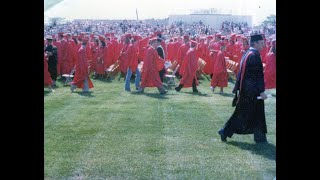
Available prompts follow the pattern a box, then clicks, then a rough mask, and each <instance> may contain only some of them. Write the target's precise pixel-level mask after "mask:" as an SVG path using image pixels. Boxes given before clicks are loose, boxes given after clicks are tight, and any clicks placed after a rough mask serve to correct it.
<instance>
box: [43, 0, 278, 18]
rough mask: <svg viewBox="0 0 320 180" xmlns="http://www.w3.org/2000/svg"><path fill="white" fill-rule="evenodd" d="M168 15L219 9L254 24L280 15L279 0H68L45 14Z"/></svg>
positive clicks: (99, 15)
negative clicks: (277, 11) (250, 20)
mask: <svg viewBox="0 0 320 180" xmlns="http://www.w3.org/2000/svg"><path fill="white" fill-rule="evenodd" d="M136 8H137V9H138V15H139V19H149V18H155V19H157V18H167V17H168V16H169V15H170V14H189V13H191V11H190V10H192V9H210V8H217V9H222V10H225V11H227V12H229V13H231V12H232V14H240V15H252V20H253V24H257V23H259V22H261V21H262V20H264V18H265V17H266V16H268V15H270V14H276V0H64V1H62V2H61V3H59V4H57V5H56V6H54V7H52V8H51V9H49V10H47V11H45V13H44V14H45V17H64V18H67V19H75V18H77V19H83V18H86V19H91V18H92V19H136Z"/></svg>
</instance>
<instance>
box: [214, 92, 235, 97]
mask: <svg viewBox="0 0 320 180" xmlns="http://www.w3.org/2000/svg"><path fill="white" fill-rule="evenodd" d="M214 94H218V95H220V96H225V97H234V94H232V93H223V94H221V93H218V92H217V93H214Z"/></svg>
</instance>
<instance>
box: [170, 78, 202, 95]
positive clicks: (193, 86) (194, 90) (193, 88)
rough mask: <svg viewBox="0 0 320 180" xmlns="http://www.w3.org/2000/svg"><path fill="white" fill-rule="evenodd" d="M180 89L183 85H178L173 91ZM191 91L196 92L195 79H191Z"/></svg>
mask: <svg viewBox="0 0 320 180" xmlns="http://www.w3.org/2000/svg"><path fill="white" fill-rule="evenodd" d="M182 88H183V84H179V86H178V87H176V88H175V89H176V90H177V91H180V90H181V89H182ZM192 91H193V92H198V89H197V84H196V79H195V78H194V79H193V82H192Z"/></svg>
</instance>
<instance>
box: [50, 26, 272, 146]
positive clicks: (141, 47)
mask: <svg viewBox="0 0 320 180" xmlns="http://www.w3.org/2000/svg"><path fill="white" fill-rule="evenodd" d="M118 40H120V41H118ZM45 44H46V45H45V47H44V52H45V56H44V76H45V85H47V86H49V87H54V86H56V79H57V76H59V75H62V74H69V73H70V72H71V71H72V69H74V68H75V75H74V79H73V81H72V82H71V83H70V85H71V91H72V92H73V91H74V90H75V89H76V88H82V89H83V92H89V89H90V88H93V83H92V81H91V80H90V77H89V74H90V71H94V72H95V77H99V76H100V77H103V76H104V75H105V70H106V69H107V68H108V67H110V66H111V65H112V64H114V63H116V62H117V61H119V64H120V66H119V68H120V71H121V72H122V74H124V75H125V84H124V90H125V91H131V88H130V79H131V76H132V74H135V76H136V77H135V89H136V90H137V91H138V92H140V93H143V92H144V89H145V88H146V87H156V88H157V89H158V91H159V93H160V94H166V93H167V92H168V91H167V90H166V89H165V88H164V86H163V79H164V75H165V73H166V68H165V66H164V64H165V61H171V62H172V63H174V62H176V64H177V65H178V66H177V67H178V68H177V74H176V75H177V76H178V77H179V79H180V82H179V85H178V86H177V87H175V90H176V91H177V92H179V91H180V90H181V89H182V88H188V87H192V90H193V92H195V93H198V92H199V91H198V89H197V86H198V84H199V83H198V77H197V71H198V70H199V63H198V60H199V58H201V59H202V60H204V61H205V63H206V64H205V66H204V67H203V69H202V72H203V73H205V74H208V75H210V76H211V83H210V85H211V86H210V88H211V90H212V91H214V90H215V88H216V87H220V93H223V88H224V87H227V85H228V73H227V68H226V59H225V57H229V59H230V60H232V61H235V62H237V63H239V67H238V68H237V69H236V73H237V81H236V85H235V88H234V90H233V93H235V94H236V97H237V99H236V100H235V106H236V109H235V112H234V113H233V115H232V116H231V118H230V119H229V120H228V121H227V122H226V124H225V126H224V128H222V129H221V130H220V131H219V134H220V136H221V140H222V141H226V139H227V137H229V138H231V137H232V135H233V134H234V133H237V134H252V133H253V134H254V140H255V141H256V142H266V141H267V140H266V136H265V134H266V133H267V129H266V123H265V114H264V101H263V100H265V99H267V95H266V94H265V93H264V91H265V89H271V88H276V78H275V77H276V68H275V58H276V40H275V38H269V39H266V38H265V37H264V35H261V34H260V35H259V34H258V35H252V36H250V38H249V40H248V37H245V36H243V35H236V34H231V35H230V36H228V37H226V36H222V35H221V34H219V33H217V34H215V35H208V36H202V37H198V38H190V37H189V35H187V34H186V35H184V36H182V37H172V38H170V39H169V42H167V43H166V42H165V40H164V39H163V38H162V32H159V31H156V32H155V33H154V34H153V35H151V36H147V37H141V36H139V35H136V34H131V33H126V34H123V35H121V36H120V37H119V39H118V38H116V37H115V36H114V34H112V33H106V34H105V35H104V36H103V35H99V36H94V35H93V34H91V35H90V34H87V33H81V34H80V35H79V36H78V37H73V39H72V36H71V34H69V33H62V32H61V33H58V35H57V38H55V37H52V36H48V37H46V39H45ZM141 62H143V66H142V68H141V71H140V69H139V68H138V65H139V63H141ZM263 63H265V64H266V66H265V69H264V68H263ZM238 94H239V95H238ZM257 97H260V98H259V99H257Z"/></svg>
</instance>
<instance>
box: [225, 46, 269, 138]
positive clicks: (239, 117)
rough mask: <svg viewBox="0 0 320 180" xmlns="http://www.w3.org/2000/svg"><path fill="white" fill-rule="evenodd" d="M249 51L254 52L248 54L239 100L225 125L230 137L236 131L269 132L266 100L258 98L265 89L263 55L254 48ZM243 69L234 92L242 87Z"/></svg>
mask: <svg viewBox="0 0 320 180" xmlns="http://www.w3.org/2000/svg"><path fill="white" fill-rule="evenodd" d="M249 51H252V52H253V54H251V55H249V56H248V60H247V62H246V67H245V73H244V77H243V82H242V88H241V91H240V96H239V102H238V104H237V105H236V109H235V111H234V113H233V114H232V116H231V117H230V119H229V120H228V121H227V122H226V123H225V127H224V135H225V136H228V137H230V138H231V137H232V135H233V134H234V133H236V134H254V133H260V134H261V133H263V134H265V133H267V126H266V119H265V111H264V101H263V100H259V99H257V97H258V96H260V93H261V92H264V90H265V89H264V75H263V66H262V61H261V56H260V53H259V51H257V50H256V49H254V48H250V49H249V50H248V52H249ZM244 57H245V56H244ZM242 61H243V60H242ZM243 62H244V61H243ZM241 71H242V69H241ZM241 71H240V72H239V73H238V76H237V82H236V85H235V88H234V92H235V91H236V90H239V89H240V80H241Z"/></svg>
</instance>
